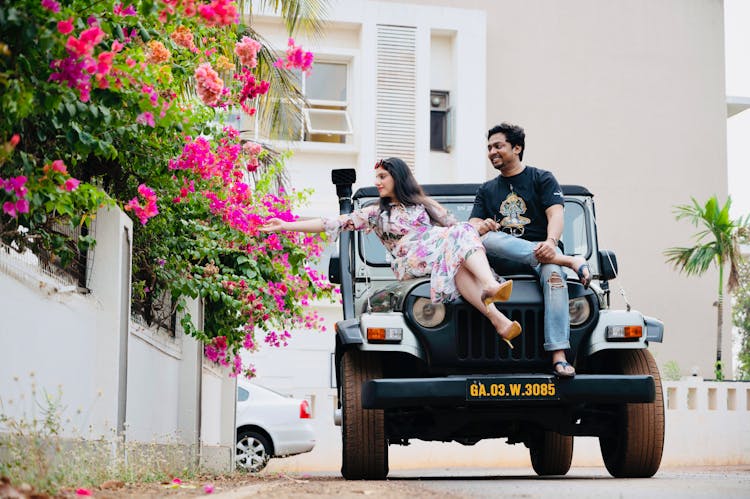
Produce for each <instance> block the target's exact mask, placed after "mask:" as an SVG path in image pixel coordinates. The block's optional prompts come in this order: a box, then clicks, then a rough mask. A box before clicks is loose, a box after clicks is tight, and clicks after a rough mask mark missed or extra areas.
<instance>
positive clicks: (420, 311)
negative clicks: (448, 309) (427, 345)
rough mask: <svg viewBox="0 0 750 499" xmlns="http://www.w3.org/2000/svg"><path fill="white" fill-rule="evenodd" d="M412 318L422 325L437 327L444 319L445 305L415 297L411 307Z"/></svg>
mask: <svg viewBox="0 0 750 499" xmlns="http://www.w3.org/2000/svg"><path fill="white" fill-rule="evenodd" d="M411 312H412V315H413V316H414V320H416V321H417V323H419V325H420V326H422V327H437V326H439V325H440V324H441V323H442V322H443V320H444V319H445V305H443V304H442V303H432V302H431V301H430V300H429V299H427V298H417V299H416V300H414V305H412V308H411Z"/></svg>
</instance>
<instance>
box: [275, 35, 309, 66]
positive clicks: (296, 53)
mask: <svg viewBox="0 0 750 499" xmlns="http://www.w3.org/2000/svg"><path fill="white" fill-rule="evenodd" d="M287 44H288V48H287V49H286V62H285V61H282V60H281V59H277V60H276V62H274V64H273V65H274V66H276V67H277V68H282V67H285V68H287V69H299V70H301V71H302V72H304V73H310V70H311V69H312V63H313V58H314V56H313V54H312V52H305V51H304V50H302V47H298V46H296V45H295V44H294V38H290V39H289V40H288V42H287Z"/></svg>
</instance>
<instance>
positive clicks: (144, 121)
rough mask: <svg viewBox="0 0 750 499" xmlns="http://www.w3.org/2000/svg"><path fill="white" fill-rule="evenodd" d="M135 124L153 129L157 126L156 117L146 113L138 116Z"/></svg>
mask: <svg viewBox="0 0 750 499" xmlns="http://www.w3.org/2000/svg"><path fill="white" fill-rule="evenodd" d="M135 122H136V123H138V124H139V125H148V126H150V127H151V128H153V127H155V126H156V122H155V121H154V115H153V114H151V113H150V112H148V111H146V112H143V113H141V114H139V115H138V117H137V118H136V119H135Z"/></svg>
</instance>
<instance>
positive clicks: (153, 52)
mask: <svg viewBox="0 0 750 499" xmlns="http://www.w3.org/2000/svg"><path fill="white" fill-rule="evenodd" d="M147 45H148V50H149V51H148V58H147V60H148V62H150V63H153V64H161V63H163V62H167V61H168V60H169V58H170V56H171V55H172V54H170V52H169V50H168V49H167V47H165V46H164V44H163V43H161V42H159V41H156V40H151V41H150V42H148V44H147Z"/></svg>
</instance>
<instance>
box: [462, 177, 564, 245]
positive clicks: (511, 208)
mask: <svg viewBox="0 0 750 499" xmlns="http://www.w3.org/2000/svg"><path fill="white" fill-rule="evenodd" d="M556 204H559V205H563V206H564V205H565V200H564V198H563V194H562V189H561V188H560V184H558V183H557V179H556V178H555V176H554V175H552V173H550V172H548V171H547V170H541V169H539V168H534V167H533V166H527V167H525V168H524V169H523V171H522V172H521V173H519V174H517V175H514V176H512V177H503V176H502V175H498V176H497V178H495V179H492V180H490V181H488V182H485V183H484V184H482V185H481V186H480V187H479V190H478V191H477V196H476V199H475V200H474V208H473V209H472V210H471V218H481V219H485V218H493V219H495V220H497V221H498V222H499V223H500V225H501V226H502V230H503V231H505V232H507V233H508V234H512V235H514V236H516V237H520V238H522V239H526V240H528V241H544V240H545V239H547V214H546V213H545V210H546V209H547V208H549V207H550V206H554V205H556Z"/></svg>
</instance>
